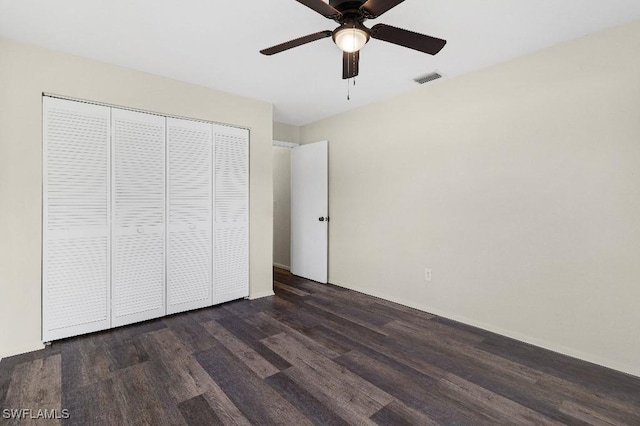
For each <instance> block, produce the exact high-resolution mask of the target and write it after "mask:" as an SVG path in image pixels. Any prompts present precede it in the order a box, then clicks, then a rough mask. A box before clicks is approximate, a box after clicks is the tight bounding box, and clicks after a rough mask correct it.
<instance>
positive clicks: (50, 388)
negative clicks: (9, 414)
mask: <svg viewBox="0 0 640 426" xmlns="http://www.w3.org/2000/svg"><path fill="white" fill-rule="evenodd" d="M61 388H62V368H61V355H60V354H56V355H51V356H48V357H46V358H40V359H35V360H33V361H29V362H25V363H22V364H18V365H16V366H15V367H14V369H13V373H12V377H11V383H10V384H9V388H8V390H7V394H6V398H5V402H4V404H2V407H3V408H4V407H6V408H9V409H22V408H26V409H30V410H32V413H31V414H30V415H29V416H28V417H27V418H25V419H24V420H22V421H21V422H20V424H24V425H35V424H42V423H48V424H53V425H59V424H61V422H60V419H41V418H40V419H38V418H36V419H32V418H31V417H32V416H35V417H37V416H38V410H49V411H52V410H55V411H57V412H58V413H60V414H61V413H62V394H61Z"/></svg>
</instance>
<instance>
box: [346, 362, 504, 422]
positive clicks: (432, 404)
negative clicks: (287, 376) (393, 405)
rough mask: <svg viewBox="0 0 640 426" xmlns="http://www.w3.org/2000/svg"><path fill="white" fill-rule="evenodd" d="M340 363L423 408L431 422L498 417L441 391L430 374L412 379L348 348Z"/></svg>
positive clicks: (480, 420)
mask: <svg viewBox="0 0 640 426" xmlns="http://www.w3.org/2000/svg"><path fill="white" fill-rule="evenodd" d="M336 362H337V363H339V364H340V365H342V366H344V367H345V368H348V369H349V370H350V371H353V372H355V373H356V374H358V375H359V376H360V377H362V378H364V379H366V380H367V381H369V382H370V383H372V384H374V385H376V386H377V387H379V388H380V389H383V390H385V391H386V392H388V393H389V394H391V395H392V396H394V397H395V398H397V399H398V400H399V401H401V402H402V403H404V404H406V405H407V406H408V407H411V408H413V409H416V410H418V411H420V412H421V413H422V414H423V415H424V416H426V417H429V419H430V421H431V422H438V423H442V424H472V423H474V422H475V424H478V425H492V424H495V419H494V418H492V417H488V416H486V414H485V413H477V412H474V411H472V410H470V409H468V408H466V407H465V406H464V405H463V404H460V403H459V402H458V401H456V400H454V399H451V398H448V397H446V396H444V395H440V394H438V392H437V390H436V387H437V384H438V381H437V380H434V379H432V378H430V377H427V376H424V375H422V376H420V377H419V378H418V379H416V378H415V377H414V378H413V380H411V379H410V377H411V376H408V375H407V374H405V373H404V372H400V371H397V370H395V369H394V368H393V367H390V366H389V365H386V364H384V363H382V362H379V361H377V360H374V359H372V358H369V357H367V356H366V355H363V354H361V353H359V352H358V351H352V352H349V353H348V354H346V355H343V356H341V357H340V358H338V359H336Z"/></svg>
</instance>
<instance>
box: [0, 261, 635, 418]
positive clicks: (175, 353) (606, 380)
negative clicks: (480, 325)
mask: <svg viewBox="0 0 640 426" xmlns="http://www.w3.org/2000/svg"><path fill="white" fill-rule="evenodd" d="M274 278H275V281H276V283H275V285H274V291H275V292H276V295H275V296H270V297H265V298H261V299H257V300H237V301H233V302H229V303H225V304H222V305H219V306H216V307H211V308H204V309H199V310H196V311H191V312H184V313H180V314H175V315H171V316H169V317H165V318H161V319H157V320H151V321H146V322H143V323H139V324H132V325H129V326H124V327H119V328H117V329H113V330H106V331H103V332H98V333H93V334H89V335H85V336H78V337H75V338H70V339H64V340H61V341H56V342H53V344H52V345H51V346H48V347H47V348H46V349H44V350H41V351H35V352H30V353H27V354H22V355H18V356H15V357H10V358H5V359H3V360H1V361H0V407H2V408H4V407H9V408H14V406H16V405H18V407H15V408H27V409H31V410H32V411H35V412H37V410H44V409H48V410H51V409H52V408H56V409H58V408H61V409H66V410H68V412H69V415H70V416H71V417H70V418H69V419H66V420H64V421H63V424H65V425H98V426H99V425H109V426H110V425H125V424H126V425H128V424H133V425H138V424H139V425H143V424H145V425H146V424H149V425H151V424H153V425H156V424H157V425H163V424H172V425H173V424H176V425H180V424H224V425H242V426H249V425H252V424H269V425H270V424H287V425H289V424H295V425H299V424H302V425H304V424H323V425H324V424H385V425H386V424H393V425H402V424H412V425H413V424H420V425H423V424H424V425H430V424H443V425H449V424H463V425H474V426H475V425H484V424H486V425H496V424H536V425H537V424H553V423H554V422H555V423H560V424H570V425H572V426H573V425H612V424H614V425H633V426H636V425H640V378H638V377H633V376H630V375H627V374H624V373H620V372H617V371H613V370H610V369H607V368H604V367H600V366H597V365H594V364H590V363H588V362H583V361H580V360H577V359H574V358H570V357H568V356H564V355H560V354H557V353H553V352H550V351H547V350H544V349H541V348H537V347H535V346H532V345H528V344H526V343H522V342H517V341H514V340H512V339H509V338H506V337H503V336H499V335H497V334H495V333H491V332H488V331H484V330H480V329H477V328H475V327H472V326H468V325H465V324H461V323H459V322H456V321H452V320H449V319H446V318H441V317H437V316H435V315H432V314H430V313H426V312H422V311H418V310H416V309H413V308H409V307H407V306H402V305H398V304H395V303H392V302H389V301H386V300H383V299H379V298H376V297H371V296H368V295H366V294H364V293H358V292H354V291H351V290H347V289H345V288H340V287H337V286H334V285H330V284H320V283H317V282H313V281H309V280H307V279H304V278H301V277H296V276H293V275H291V274H290V273H289V272H288V271H283V270H278V269H274ZM25 404H26V405H28V406H24V405H25ZM46 422H47V423H46V424H56V423H57V422H55V421H54V422H51V421H50V420H47V421H46ZM9 424H12V425H13V424H26V423H25V422H18V421H13V420H12V421H9Z"/></svg>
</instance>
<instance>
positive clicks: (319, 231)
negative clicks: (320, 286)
mask: <svg viewBox="0 0 640 426" xmlns="http://www.w3.org/2000/svg"><path fill="white" fill-rule="evenodd" d="M328 146H329V144H328V142H327V141H323V142H316V143H311V144H307V145H300V146H297V147H295V148H293V150H292V152H291V273H292V274H294V275H298V276H301V277H305V278H309V279H311V280H314V281H318V282H321V283H326V282H327V245H328V236H329V167H328V161H329V157H328V153H329V152H328Z"/></svg>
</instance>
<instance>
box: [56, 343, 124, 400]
mask: <svg viewBox="0 0 640 426" xmlns="http://www.w3.org/2000/svg"><path fill="white" fill-rule="evenodd" d="M60 351H61V354H62V373H63V376H62V386H63V389H73V388H78V387H84V386H86V385H89V384H91V383H95V382H98V381H100V380H106V379H108V378H110V377H111V371H112V369H111V360H110V359H109V355H108V353H107V351H106V350H105V347H104V346H103V340H102V337H101V335H97V336H80V337H76V338H73V339H68V340H65V341H64V342H62V343H60Z"/></svg>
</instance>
